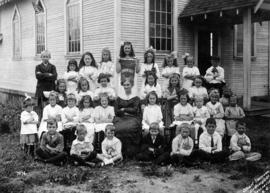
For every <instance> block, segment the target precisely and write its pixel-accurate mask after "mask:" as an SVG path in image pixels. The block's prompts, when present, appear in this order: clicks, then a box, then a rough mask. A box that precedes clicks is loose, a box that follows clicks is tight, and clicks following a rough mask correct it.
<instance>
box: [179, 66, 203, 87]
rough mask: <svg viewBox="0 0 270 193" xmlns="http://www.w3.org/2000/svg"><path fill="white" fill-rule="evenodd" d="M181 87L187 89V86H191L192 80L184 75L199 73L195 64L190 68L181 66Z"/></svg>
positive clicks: (196, 74)
mask: <svg viewBox="0 0 270 193" xmlns="http://www.w3.org/2000/svg"><path fill="white" fill-rule="evenodd" d="M182 75H183V88H185V89H187V90H189V88H190V87H191V86H192V83H193V80H190V79H186V78H185V76H187V75H189V76H198V75H200V71H199V69H198V68H197V67H196V66H193V67H192V68H190V67H188V66H185V67H184V68H183V74H182Z"/></svg>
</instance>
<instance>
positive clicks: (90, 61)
mask: <svg viewBox="0 0 270 193" xmlns="http://www.w3.org/2000/svg"><path fill="white" fill-rule="evenodd" d="M83 60H84V63H85V65H86V66H90V65H91V63H92V58H91V56H89V55H85V56H84V59H83Z"/></svg>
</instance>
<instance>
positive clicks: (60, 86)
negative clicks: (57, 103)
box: [58, 82, 66, 93]
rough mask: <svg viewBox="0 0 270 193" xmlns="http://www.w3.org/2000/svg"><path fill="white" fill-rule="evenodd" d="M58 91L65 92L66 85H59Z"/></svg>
mask: <svg viewBox="0 0 270 193" xmlns="http://www.w3.org/2000/svg"><path fill="white" fill-rule="evenodd" d="M58 90H59V92H60V93H64V92H65V90H66V84H65V83H63V82H62V83H60V84H59V85H58Z"/></svg>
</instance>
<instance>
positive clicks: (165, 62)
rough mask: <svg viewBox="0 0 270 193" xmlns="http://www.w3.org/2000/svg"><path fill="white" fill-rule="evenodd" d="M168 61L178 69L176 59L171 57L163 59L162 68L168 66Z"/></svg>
mask: <svg viewBox="0 0 270 193" xmlns="http://www.w3.org/2000/svg"><path fill="white" fill-rule="evenodd" d="M169 59H173V66H175V67H178V64H177V58H174V56H173V55H168V56H166V57H165V58H164V60H163V64H162V67H163V68H165V67H166V66H168V60H169Z"/></svg>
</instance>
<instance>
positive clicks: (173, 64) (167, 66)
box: [161, 52, 180, 89]
mask: <svg viewBox="0 0 270 193" xmlns="http://www.w3.org/2000/svg"><path fill="white" fill-rule="evenodd" d="M176 58H177V57H176V53H175V52H172V53H171V54H169V55H167V56H166V57H165V58H164V62H163V66H162V67H163V70H162V73H161V74H162V77H163V78H164V83H163V88H164V89H166V88H167V87H168V85H169V79H170V77H171V75H173V74H174V73H177V74H179V75H180V68H179V66H178V64H177V59H176Z"/></svg>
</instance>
